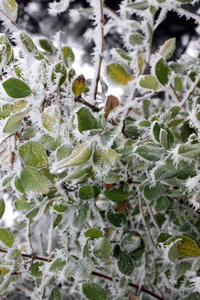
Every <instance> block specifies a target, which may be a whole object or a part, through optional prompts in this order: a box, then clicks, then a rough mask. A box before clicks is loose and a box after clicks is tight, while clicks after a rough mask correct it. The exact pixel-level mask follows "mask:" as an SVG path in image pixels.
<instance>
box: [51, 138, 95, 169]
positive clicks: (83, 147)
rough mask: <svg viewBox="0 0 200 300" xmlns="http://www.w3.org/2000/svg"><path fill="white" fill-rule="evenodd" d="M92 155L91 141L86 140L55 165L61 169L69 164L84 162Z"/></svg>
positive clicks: (75, 164)
mask: <svg viewBox="0 0 200 300" xmlns="http://www.w3.org/2000/svg"><path fill="white" fill-rule="evenodd" d="M91 155H92V147H91V142H90V141H87V142H85V143H83V144H80V145H78V146H77V147H75V148H74V150H73V152H72V154H71V155H70V156H68V157H67V158H64V159H62V160H60V161H59V162H57V165H56V167H57V168H58V169H63V168H67V167H71V166H79V165H82V164H84V163H86V162H87V161H88V160H89V159H90V157H91Z"/></svg>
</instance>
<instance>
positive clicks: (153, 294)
mask: <svg viewBox="0 0 200 300" xmlns="http://www.w3.org/2000/svg"><path fill="white" fill-rule="evenodd" d="M92 275H95V276H98V277H101V278H104V279H107V280H110V281H112V280H113V278H112V277H110V276H107V275H104V274H101V273H98V272H95V271H93V272H92ZM116 281H119V280H118V279H116ZM128 285H129V286H131V287H134V288H136V289H139V288H140V286H139V285H138V284H135V283H132V282H129V284H128ZM141 291H142V292H144V293H146V294H149V295H151V296H153V297H154V298H156V299H159V300H164V298H162V297H160V296H158V295H156V294H155V293H153V292H152V291H149V290H147V289H146V288H145V287H144V286H141Z"/></svg>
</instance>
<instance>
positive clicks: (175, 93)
mask: <svg viewBox="0 0 200 300" xmlns="http://www.w3.org/2000/svg"><path fill="white" fill-rule="evenodd" d="M170 87H171V89H172V90H173V92H174V95H175V96H176V98H177V99H178V101H179V102H181V98H180V97H179V95H178V94H177V92H176V90H175V88H174V87H173V85H172V84H170Z"/></svg>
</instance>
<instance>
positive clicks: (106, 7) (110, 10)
mask: <svg viewBox="0 0 200 300" xmlns="http://www.w3.org/2000/svg"><path fill="white" fill-rule="evenodd" d="M103 7H104V8H105V9H106V10H108V11H109V12H110V13H111V14H113V15H114V16H115V17H117V18H119V19H120V16H119V15H118V14H117V13H116V12H115V11H114V10H112V9H111V8H110V7H108V6H107V5H105V4H104V5H103Z"/></svg>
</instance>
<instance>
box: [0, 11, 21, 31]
mask: <svg viewBox="0 0 200 300" xmlns="http://www.w3.org/2000/svg"><path fill="white" fill-rule="evenodd" d="M0 12H1V13H2V14H3V15H4V17H6V18H7V19H8V20H9V21H10V22H11V23H12V25H13V26H15V27H16V28H17V30H21V29H20V27H19V26H18V25H17V23H15V22H13V21H12V20H11V18H10V17H9V16H8V15H7V14H6V13H5V12H4V11H3V10H2V9H0Z"/></svg>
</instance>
